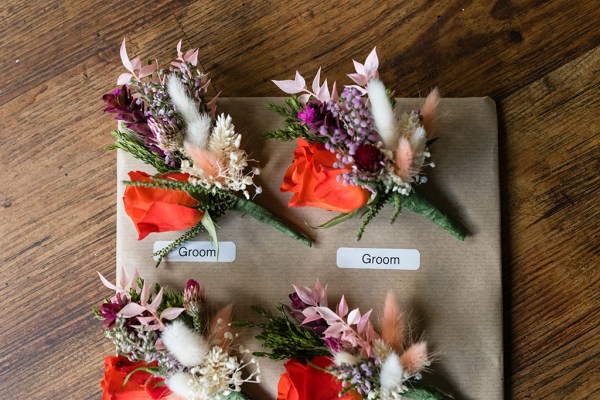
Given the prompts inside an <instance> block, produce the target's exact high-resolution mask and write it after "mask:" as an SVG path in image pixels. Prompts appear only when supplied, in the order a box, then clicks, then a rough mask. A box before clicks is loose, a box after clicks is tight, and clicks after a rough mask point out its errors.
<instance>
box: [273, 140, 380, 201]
mask: <svg viewBox="0 0 600 400" xmlns="http://www.w3.org/2000/svg"><path fill="white" fill-rule="evenodd" d="M336 161H337V159H336V156H335V154H333V153H332V152H330V151H329V150H327V149H325V146H323V145H322V144H321V143H309V142H308V141H306V140H304V139H298V147H297V148H296V151H294V162H293V163H292V165H291V166H290V167H289V168H288V170H287V171H286V173H285V176H284V178H283V184H282V185H281V191H282V192H292V193H294V195H293V196H292V198H291V199H290V202H289V206H290V207H304V206H312V207H318V208H323V209H325V210H332V211H339V212H344V213H346V212H350V211H354V210H356V209H357V208H360V207H362V206H364V205H365V204H367V201H368V200H369V191H368V190H367V189H364V188H362V187H360V186H352V185H344V184H343V183H341V182H338V181H337V177H338V176H339V175H340V174H343V173H347V172H350V169H349V168H333V164H334V163H335V162H336Z"/></svg>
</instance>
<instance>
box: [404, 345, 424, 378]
mask: <svg viewBox="0 0 600 400" xmlns="http://www.w3.org/2000/svg"><path fill="white" fill-rule="evenodd" d="M400 363H401V364H402V368H403V369H404V371H405V373H406V374H407V375H409V376H413V375H415V374H417V373H419V372H421V371H422V370H423V369H424V368H426V367H428V366H430V365H431V360H430V358H429V354H428V352H427V342H426V341H424V340H421V341H419V342H416V343H413V344H412V345H410V346H409V347H408V348H407V349H406V350H405V351H404V352H403V353H402V355H401V356H400Z"/></svg>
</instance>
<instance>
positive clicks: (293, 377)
mask: <svg viewBox="0 0 600 400" xmlns="http://www.w3.org/2000/svg"><path fill="white" fill-rule="evenodd" d="M310 362H311V363H312V364H314V365H316V366H318V367H320V368H327V367H329V366H330V365H332V361H331V358H329V357H323V356H319V357H316V358H313V359H312V360H311V361H310ZM341 391H342V385H341V383H340V382H339V381H338V380H337V379H335V377H334V376H333V375H331V374H329V373H327V372H324V371H321V370H320V369H316V368H314V367H312V366H310V365H309V364H302V363H301V362H299V361H296V360H288V361H287V362H286V363H285V372H284V373H283V375H281V378H279V385H278V386H277V400H340V399H341V400H361V399H362V396H361V395H359V394H358V393H356V392H349V393H346V394H345V395H344V396H342V397H338V395H339V393H340V392H341Z"/></svg>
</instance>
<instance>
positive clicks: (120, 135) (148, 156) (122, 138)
mask: <svg viewBox="0 0 600 400" xmlns="http://www.w3.org/2000/svg"><path fill="white" fill-rule="evenodd" d="M121 129H122V130H121ZM111 134H112V135H113V136H114V137H115V143H114V144H112V145H110V146H107V147H106V150H116V149H121V150H124V151H126V152H127V153H129V154H131V155H132V156H133V157H135V158H137V159H138V160H141V161H143V162H144V163H146V164H148V165H151V166H153V167H154V168H155V169H156V170H157V171H158V172H159V173H160V174H164V173H167V172H176V171H177V170H175V169H173V168H171V167H169V166H168V165H167V164H165V161H164V160H163V159H162V158H160V156H159V155H158V154H156V153H154V152H152V151H150V150H148V149H147V148H146V147H144V144H143V143H142V142H141V139H139V138H138V137H136V136H135V133H133V132H132V131H130V130H128V129H126V128H124V127H122V128H120V130H116V131H112V132H111Z"/></svg>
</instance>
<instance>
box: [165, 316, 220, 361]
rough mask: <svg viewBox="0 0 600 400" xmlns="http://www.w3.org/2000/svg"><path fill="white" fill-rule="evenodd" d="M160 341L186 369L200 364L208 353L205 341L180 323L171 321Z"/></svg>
mask: <svg viewBox="0 0 600 400" xmlns="http://www.w3.org/2000/svg"><path fill="white" fill-rule="evenodd" d="M161 339H162V342H163V344H164V345H165V347H166V348H167V351H168V352H169V353H171V354H172V355H173V357H175V358H176V359H177V361H179V362H180V363H181V364H182V365H183V366H185V367H188V368H191V367H195V366H196V365H200V364H202V362H203V361H204V360H205V358H206V355H207V354H208V351H209V348H208V343H207V342H206V339H204V338H203V337H202V336H200V335H199V334H197V333H196V332H194V331H193V330H192V329H190V328H188V327H187V326H186V325H185V323H184V322H182V321H173V323H172V324H170V325H167V326H166V327H165V329H164V330H163V332H162V337H161Z"/></svg>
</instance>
